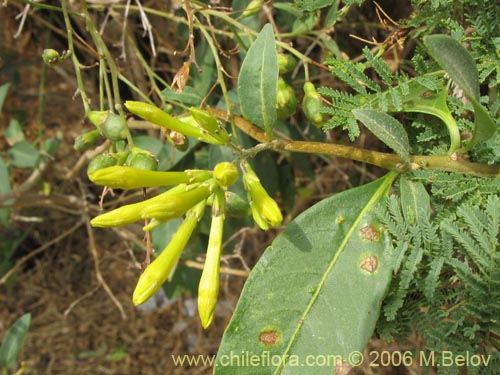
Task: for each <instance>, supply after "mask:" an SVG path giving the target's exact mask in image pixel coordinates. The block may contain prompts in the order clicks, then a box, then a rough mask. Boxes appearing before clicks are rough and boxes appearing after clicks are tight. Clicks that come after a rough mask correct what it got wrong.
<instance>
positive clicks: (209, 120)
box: [189, 107, 229, 144]
mask: <svg viewBox="0 0 500 375" xmlns="http://www.w3.org/2000/svg"><path fill="white" fill-rule="evenodd" d="M189 112H190V113H191V116H193V118H194V119H195V120H196V122H197V123H198V125H199V126H200V127H201V128H202V129H203V130H202V132H203V131H205V132H207V133H208V135H210V136H211V137H213V138H214V139H215V140H216V141H217V142H218V143H219V144H226V143H228V142H229V134H228V133H227V131H226V129H225V128H224V127H222V126H220V124H219V122H218V121H217V120H216V118H215V117H213V116H212V115H211V114H210V113H208V112H207V111H205V110H203V109H200V108H196V107H191V108H189Z"/></svg>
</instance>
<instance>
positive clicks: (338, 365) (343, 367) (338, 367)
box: [335, 358, 352, 375]
mask: <svg viewBox="0 0 500 375" xmlns="http://www.w3.org/2000/svg"><path fill="white" fill-rule="evenodd" d="M351 370H352V367H351V366H350V365H349V363H347V362H346V361H342V360H341V359H340V358H337V361H336V362H335V375H347V374H349V373H350V372H351Z"/></svg>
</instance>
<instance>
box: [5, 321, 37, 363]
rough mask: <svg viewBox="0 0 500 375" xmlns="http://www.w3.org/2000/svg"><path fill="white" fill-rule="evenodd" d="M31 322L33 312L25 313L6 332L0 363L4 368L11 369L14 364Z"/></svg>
mask: <svg viewBox="0 0 500 375" xmlns="http://www.w3.org/2000/svg"><path fill="white" fill-rule="evenodd" d="M30 323H31V314H30V313H27V314H24V315H23V316H21V317H20V318H19V319H17V320H16V322H15V323H14V324H13V325H12V326H11V327H10V328H9V330H8V331H7V333H6V334H5V336H4V338H3V340H2V346H0V364H1V365H2V367H3V368H6V369H11V368H12V367H13V366H14V364H15V362H16V358H17V355H18V353H19V351H20V350H21V347H22V345H23V341H24V337H25V336H26V333H27V332H28V328H29V326H30Z"/></svg>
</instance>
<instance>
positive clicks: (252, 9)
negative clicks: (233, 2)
mask: <svg viewBox="0 0 500 375" xmlns="http://www.w3.org/2000/svg"><path fill="white" fill-rule="evenodd" d="M262 4H264V0H252V1H250V3H248V5H247V7H246V8H245V10H244V11H243V13H241V16H239V17H238V20H241V19H243V18H246V17H250V16H253V15H254V14H257V13H258V12H259V11H260V9H261V8H262Z"/></svg>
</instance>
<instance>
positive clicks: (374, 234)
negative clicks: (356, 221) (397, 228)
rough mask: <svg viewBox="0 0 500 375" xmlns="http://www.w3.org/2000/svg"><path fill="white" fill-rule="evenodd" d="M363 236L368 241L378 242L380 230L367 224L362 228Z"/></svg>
mask: <svg viewBox="0 0 500 375" xmlns="http://www.w3.org/2000/svg"><path fill="white" fill-rule="evenodd" d="M361 237H362V238H364V239H365V240H368V241H372V242H378V241H380V232H379V231H378V230H376V229H375V228H374V227H372V226H371V225H365V226H364V227H363V228H361Z"/></svg>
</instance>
